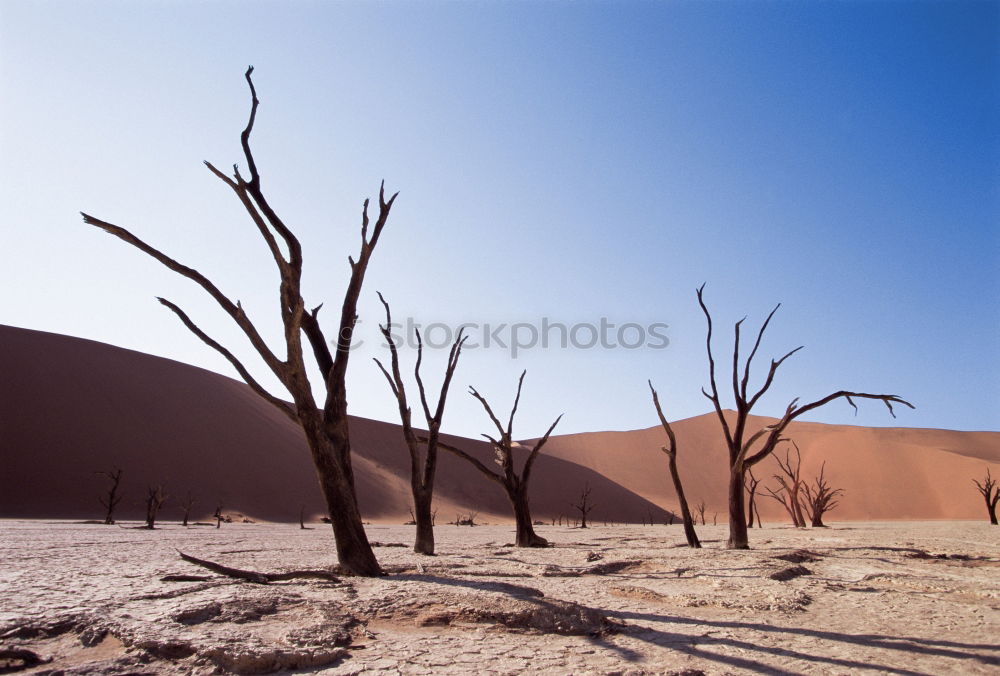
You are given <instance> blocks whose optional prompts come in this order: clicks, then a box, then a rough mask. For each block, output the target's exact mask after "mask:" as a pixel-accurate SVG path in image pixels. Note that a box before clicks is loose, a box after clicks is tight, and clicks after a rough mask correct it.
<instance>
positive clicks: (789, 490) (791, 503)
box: [764, 441, 806, 528]
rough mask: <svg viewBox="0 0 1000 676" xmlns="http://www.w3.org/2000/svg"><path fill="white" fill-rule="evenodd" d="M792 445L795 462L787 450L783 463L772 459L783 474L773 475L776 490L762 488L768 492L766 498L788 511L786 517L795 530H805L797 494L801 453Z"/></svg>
mask: <svg viewBox="0 0 1000 676" xmlns="http://www.w3.org/2000/svg"><path fill="white" fill-rule="evenodd" d="M792 445H793V446H794V447H795V456H796V459H795V460H792V456H791V451H789V450H788V449H785V461H784V462H782V461H781V458H779V457H778V456H775V457H774V458H775V460H777V461H778V467H780V468H781V471H782V472H784V476H781V475H779V474H775V475H774V478H775V479H776V480H777V481H778V488H777V489H774V488H769V487H767V486H765V487H764V488H765V490H766V491H767V492H768V497H771V498H774V499H775V500H777V501H778V502H780V503H781V504H782V506H783V507H784V508H785V510H787V511H788V515H789V516H790V517H791V518H792V525H794V526H795V527H796V528H805V527H806V520H805V518H804V517H803V516H802V505H801V502H800V501H799V498H800V495H799V494H800V492H801V490H802V452H801V451H799V447H798V445H797V444H796V443H795V442H794V441H793V442H792Z"/></svg>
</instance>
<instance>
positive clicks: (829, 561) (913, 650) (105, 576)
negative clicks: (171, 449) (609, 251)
mask: <svg viewBox="0 0 1000 676" xmlns="http://www.w3.org/2000/svg"><path fill="white" fill-rule="evenodd" d="M125 525H126V527H124V528H123V527H115V526H100V525H86V524H77V523H68V522H43V521H2V522H0V599H2V601H0V642H2V647H3V648H4V649H7V650H10V649H28V650H31V651H33V652H34V653H35V654H37V655H38V656H40V657H41V658H43V659H45V660H47V663H45V664H40V665H37V666H35V667H32V668H30V669H28V670H26V671H24V672H22V673H44V672H46V671H52V672H57V673H65V674H74V673H118V674H125V673H129V674H139V673H165V674H172V673H177V674H180V673H185V674H186V673H218V672H220V671H236V672H238V673H266V672H271V671H276V670H298V671H302V672H308V673H322V674H361V673H364V674H368V673H397V672H402V673H421V674H425V673H445V672H447V673H522V672H532V673H551V674H569V673H572V674H584V673H623V674H643V673H673V672H680V673H687V674H697V673H706V674H721V673H769V674H771V673H774V674H785V673H796V674H798V673H824V674H828V673H837V674H839V673H852V674H853V673H891V674H987V673H989V674H997V673H1000V645H998V642H1000V612H998V611H1000V575H998V572H1000V551H998V549H1000V548H998V536H1000V528H998V527H990V526H989V525H988V524H986V523H985V522H983V523H973V522H929V523H837V524H833V525H832V527H830V528H827V529H815V530H794V529H791V528H788V527H783V526H772V527H765V528H763V529H760V530H757V529H755V530H754V531H753V532H752V533H751V540H752V546H753V547H754V549H752V550H750V551H726V550H725V549H723V548H722V545H723V539H724V537H725V534H726V529H725V528H724V527H723V526H707V527H701V528H700V529H699V533H700V535H701V537H702V538H703V540H704V541H705V548H704V549H701V550H691V549H688V548H686V547H683V546H681V545H682V542H683V540H682V538H683V534H682V532H681V528H680V526H677V525H675V526H654V527H642V526H627V527H606V526H603V525H599V526H597V527H592V528H589V529H587V530H582V529H570V528H565V527H558V526H556V527H552V526H540V527H538V532H539V534H540V535H543V536H544V537H546V538H549V540H550V541H551V542H553V543H554V545H555V546H554V547H551V548H548V549H531V550H526V549H516V548H514V547H512V546H511V545H510V544H509V543H510V542H511V541H512V539H513V533H512V529H511V528H510V527H509V526H479V527H466V526H453V525H444V526H438V527H437V529H436V535H437V546H438V552H439V554H438V556H435V557H421V556H417V555H415V554H413V552H412V551H411V550H410V547H409V544H410V543H411V542H412V540H411V537H412V528H411V527H405V526H383V525H372V526H370V527H369V535H370V538H371V539H372V541H374V542H377V543H379V544H378V546H377V548H376V553H377V554H378V556H379V558H380V560H381V561H382V562H383V564H384V565H385V566H386V568H387V569H388V570H389V571H390V574H389V575H388V576H386V577H384V578H380V579H359V578H341V581H340V582H329V581H322V580H308V579H304V580H294V581H288V582H280V583H272V584H269V585H258V584H251V583H247V582H242V581H237V580H234V579H230V578H225V577H221V576H218V575H215V574H213V573H211V572H209V571H207V570H205V569H203V568H199V567H197V566H194V565H191V564H189V563H185V562H184V561H182V560H181V559H180V558H179V557H178V555H177V551H176V550H177V549H179V550H183V551H184V552H186V553H189V554H191V555H194V556H198V557H202V558H206V559H211V560H214V561H218V562H221V563H224V564H226V565H229V566H234V567H240V568H247V569H254V570H259V571H267V572H278V571H287V570H291V569H297V568H318V567H322V566H324V565H329V564H330V562H331V561H332V559H333V556H334V555H333V538H332V533H331V531H330V529H329V527H328V526H322V525H319V524H317V525H316V527H315V528H314V529H312V530H300V529H299V528H298V526H297V525H280V524H223V527H222V528H221V529H219V530H216V529H215V528H214V527H205V526H195V527H189V528H182V527H180V526H178V525H175V524H164V525H163V526H162V528H158V529H157V530H156V531H152V532H151V531H147V530H139V529H135V528H130V527H128V526H131V525H134V524H125ZM403 543H406V546H399V545H401V544H403ZM941 555H946V556H945V557H942V556H941ZM782 556H785V557H786V558H788V559H792V560H791V561H788V560H782V559H781V558H779V557H782ZM795 566H802V567H804V568H806V569H807V570H808V571H809V574H808V575H801V576H798V577H794V578H793V579H789V580H786V581H781V580H776V579H771V577H770V576H771V575H772V574H774V573H777V572H779V571H783V570H786V569H788V568H793V567H795ZM167 575H190V576H198V577H201V578H203V579H198V580H193V581H163V580H161V578H163V577H164V576H167ZM48 660H51V661H48ZM20 664H22V662H20V661H18V660H16V659H12V660H8V662H7V663H6V666H7V667H8V668H10V667H16V666H18V665H20ZM3 667H4V664H3V663H2V662H0V670H2V668H3Z"/></svg>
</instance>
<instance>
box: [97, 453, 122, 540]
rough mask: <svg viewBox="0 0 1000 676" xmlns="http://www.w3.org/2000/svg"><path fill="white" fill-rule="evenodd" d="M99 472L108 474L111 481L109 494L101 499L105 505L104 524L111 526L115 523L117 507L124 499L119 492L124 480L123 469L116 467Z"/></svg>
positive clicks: (104, 474) (103, 474)
mask: <svg viewBox="0 0 1000 676" xmlns="http://www.w3.org/2000/svg"><path fill="white" fill-rule="evenodd" d="M97 474H100V475H102V476H106V477H107V478H108V480H109V481H111V485H110V486H109V487H108V493H107V495H105V496H102V497H101V499H100V500H101V504H102V505H103V506H104V525H106V526H111V525H114V523H115V507H117V506H118V503H119V502H121V501H122V496H121V495H120V494H119V493H118V487H119V486H120V485H121V482H122V470H121V469H120V468H118V467H116V468H114V469H113V470H111V471H109V472H97Z"/></svg>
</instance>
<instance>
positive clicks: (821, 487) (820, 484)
mask: <svg viewBox="0 0 1000 676" xmlns="http://www.w3.org/2000/svg"><path fill="white" fill-rule="evenodd" d="M825 472H826V462H825V461H824V462H823V464H822V465H821V466H820V468H819V476H817V477H816V478H815V479H814V480H813V485H812V486H810V485H809V484H808V483H803V484H802V508H803V509H804V510H805V511H806V513H807V514H808V515H809V520H810V523H811V525H812V527H813V528H825V527H826V525H825V524H824V523H823V515H824V514H826V513H827V512H829V511H831V510H832V509H834V508H835V507H836V506H837V504H838V500H837V498H838V497H839V496H841V495H843V494H844V489H843V488H833V487H831V486H830V484H828V483H827V481H826V477H825V476H824V474H825Z"/></svg>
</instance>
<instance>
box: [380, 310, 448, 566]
mask: <svg viewBox="0 0 1000 676" xmlns="http://www.w3.org/2000/svg"><path fill="white" fill-rule="evenodd" d="M378 297H379V300H381V301H382V305H383V306H385V325H384V326H380V327H379V328H380V329H381V331H382V335H383V336H385V341H386V343H387V344H388V346H389V352H390V355H391V357H392V360H391V363H390V366H391V368H392V373H391V374H390V373H389V371H388V370H386V368H385V366H383V365H382V362H381V361H379V360H378V359H377V358H376V359H375V363H376V364H378V367H379V368H380V369H381V370H382V374H383V375H384V376H385V379H386V380H387V381H388V383H389V389H391V390H392V393H393V394H394V395H395V396H396V402H397V404H398V405H399V419H400V421H401V422H402V427H403V439H404V440H405V441H406V448H407V450H408V451H409V453H410V490H411V491H412V493H413V507H414V509H415V510H416V513H415V514H414V516H413V521H414V523H415V524H416V527H417V535H416V539H415V541H414V544H413V551H414V552H416V553H417V554H433V553H434V519H433V516H432V513H431V503H432V502H433V501H434V473H435V472H436V471H437V452H438V437H439V436H440V433H441V420H442V418H443V417H444V405H445V401H446V400H447V398H448V388H449V387H450V386H451V379H452V376H453V375H455V368H456V367H457V366H458V358H459V356H461V354H462V344H463V343H464V342H465V338H464V337H463V335H462V332H463V329H459V331H458V336H456V338H455V342H454V344H453V345H452V346H451V352H450V353H449V354H448V365H447V366H446V367H445V371H444V380H443V381H442V383H441V393H440V394H439V395H438V401H437V405H436V406H435V408H434V412H433V413H432V412H431V407H430V404H429V403H428V401H427V392H426V390H425V388H424V380H423V378H422V377H421V375H420V364H421V362H422V361H423V357H424V342H423V340H422V339H421V338H420V329H416V330H415V331H416V337H417V363H416V366H415V367H414V369H413V376H414V378H415V379H416V381H417V390H418V391H419V393H420V405H421V407H422V408H423V410H424V419H425V420H426V421H427V436H426V437H424V442H423V444H421V441H420V439H419V438H418V437H417V433H416V432H415V431H414V430H413V416H412V414H411V411H410V404H409V403H408V402H407V399H406V387H405V385H404V384H403V377H402V375H401V374H400V372H399V351H398V350H397V349H396V342H395V341H394V340H393V338H392V313H391V312H390V311H389V303H387V302H386V300H385V298H383V297H382V294H381V293H380V294H378ZM421 445H423V446H424V451H423V453H421ZM411 514H413V512H411Z"/></svg>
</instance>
